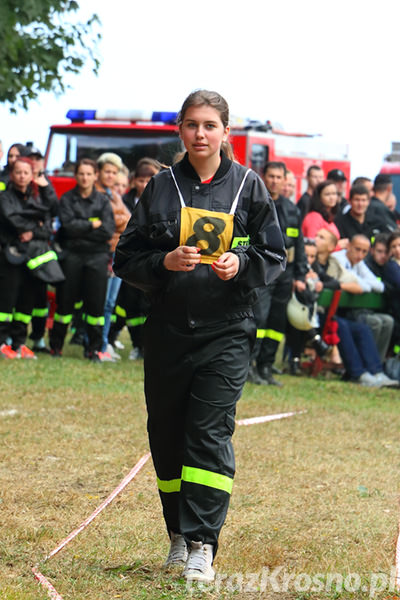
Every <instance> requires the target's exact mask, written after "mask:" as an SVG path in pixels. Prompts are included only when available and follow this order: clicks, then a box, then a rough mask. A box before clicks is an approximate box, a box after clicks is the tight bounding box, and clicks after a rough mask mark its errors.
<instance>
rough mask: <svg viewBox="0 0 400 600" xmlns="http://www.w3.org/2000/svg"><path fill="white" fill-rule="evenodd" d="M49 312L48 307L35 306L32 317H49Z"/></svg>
mask: <svg viewBox="0 0 400 600" xmlns="http://www.w3.org/2000/svg"><path fill="white" fill-rule="evenodd" d="M48 314H49V309H48V308H34V309H33V311H32V317H47V315H48Z"/></svg>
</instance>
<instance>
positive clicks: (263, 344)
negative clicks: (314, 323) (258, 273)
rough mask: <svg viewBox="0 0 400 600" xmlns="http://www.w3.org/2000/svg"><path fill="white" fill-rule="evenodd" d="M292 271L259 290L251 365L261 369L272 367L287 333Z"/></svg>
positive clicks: (255, 311)
mask: <svg viewBox="0 0 400 600" xmlns="http://www.w3.org/2000/svg"><path fill="white" fill-rule="evenodd" d="M292 287H293V269H292V268H290V265H288V268H287V270H286V271H285V272H284V273H282V274H281V275H280V276H279V277H278V278H277V279H275V281H273V282H272V283H271V284H269V285H268V286H266V287H262V288H260V289H259V297H258V300H257V303H256V304H255V306H254V316H255V319H256V323H257V341H256V343H255V346H254V349H253V352H252V355H251V363H252V364H254V363H255V364H256V365H257V367H258V368H259V369H260V368H262V367H264V366H272V365H273V363H274V361H275V357H276V353H277V350H278V347H279V344H280V342H281V341H282V340H283V338H284V335H285V331H286V321H287V319H286V309H287V304H288V302H289V300H290V297H291V295H292Z"/></svg>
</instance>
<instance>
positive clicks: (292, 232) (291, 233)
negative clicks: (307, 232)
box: [286, 227, 299, 237]
mask: <svg viewBox="0 0 400 600" xmlns="http://www.w3.org/2000/svg"><path fill="white" fill-rule="evenodd" d="M286 235H287V236H288V237H299V230H298V229H297V228H296V227H288V228H287V229H286Z"/></svg>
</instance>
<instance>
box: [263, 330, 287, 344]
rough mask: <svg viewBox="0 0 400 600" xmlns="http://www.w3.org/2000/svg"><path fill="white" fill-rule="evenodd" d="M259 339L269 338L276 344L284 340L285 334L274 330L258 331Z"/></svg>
mask: <svg viewBox="0 0 400 600" xmlns="http://www.w3.org/2000/svg"><path fill="white" fill-rule="evenodd" d="M257 337H258V338H269V339H271V340H275V341H276V342H281V341H282V340H283V338H284V334H283V333H282V332H281V331H275V330H274V329H257Z"/></svg>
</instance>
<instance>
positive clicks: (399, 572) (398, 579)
mask: <svg viewBox="0 0 400 600" xmlns="http://www.w3.org/2000/svg"><path fill="white" fill-rule="evenodd" d="M394 582H395V587H396V590H400V523H399V535H398V537H397V544H396V575H395V580H394Z"/></svg>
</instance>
